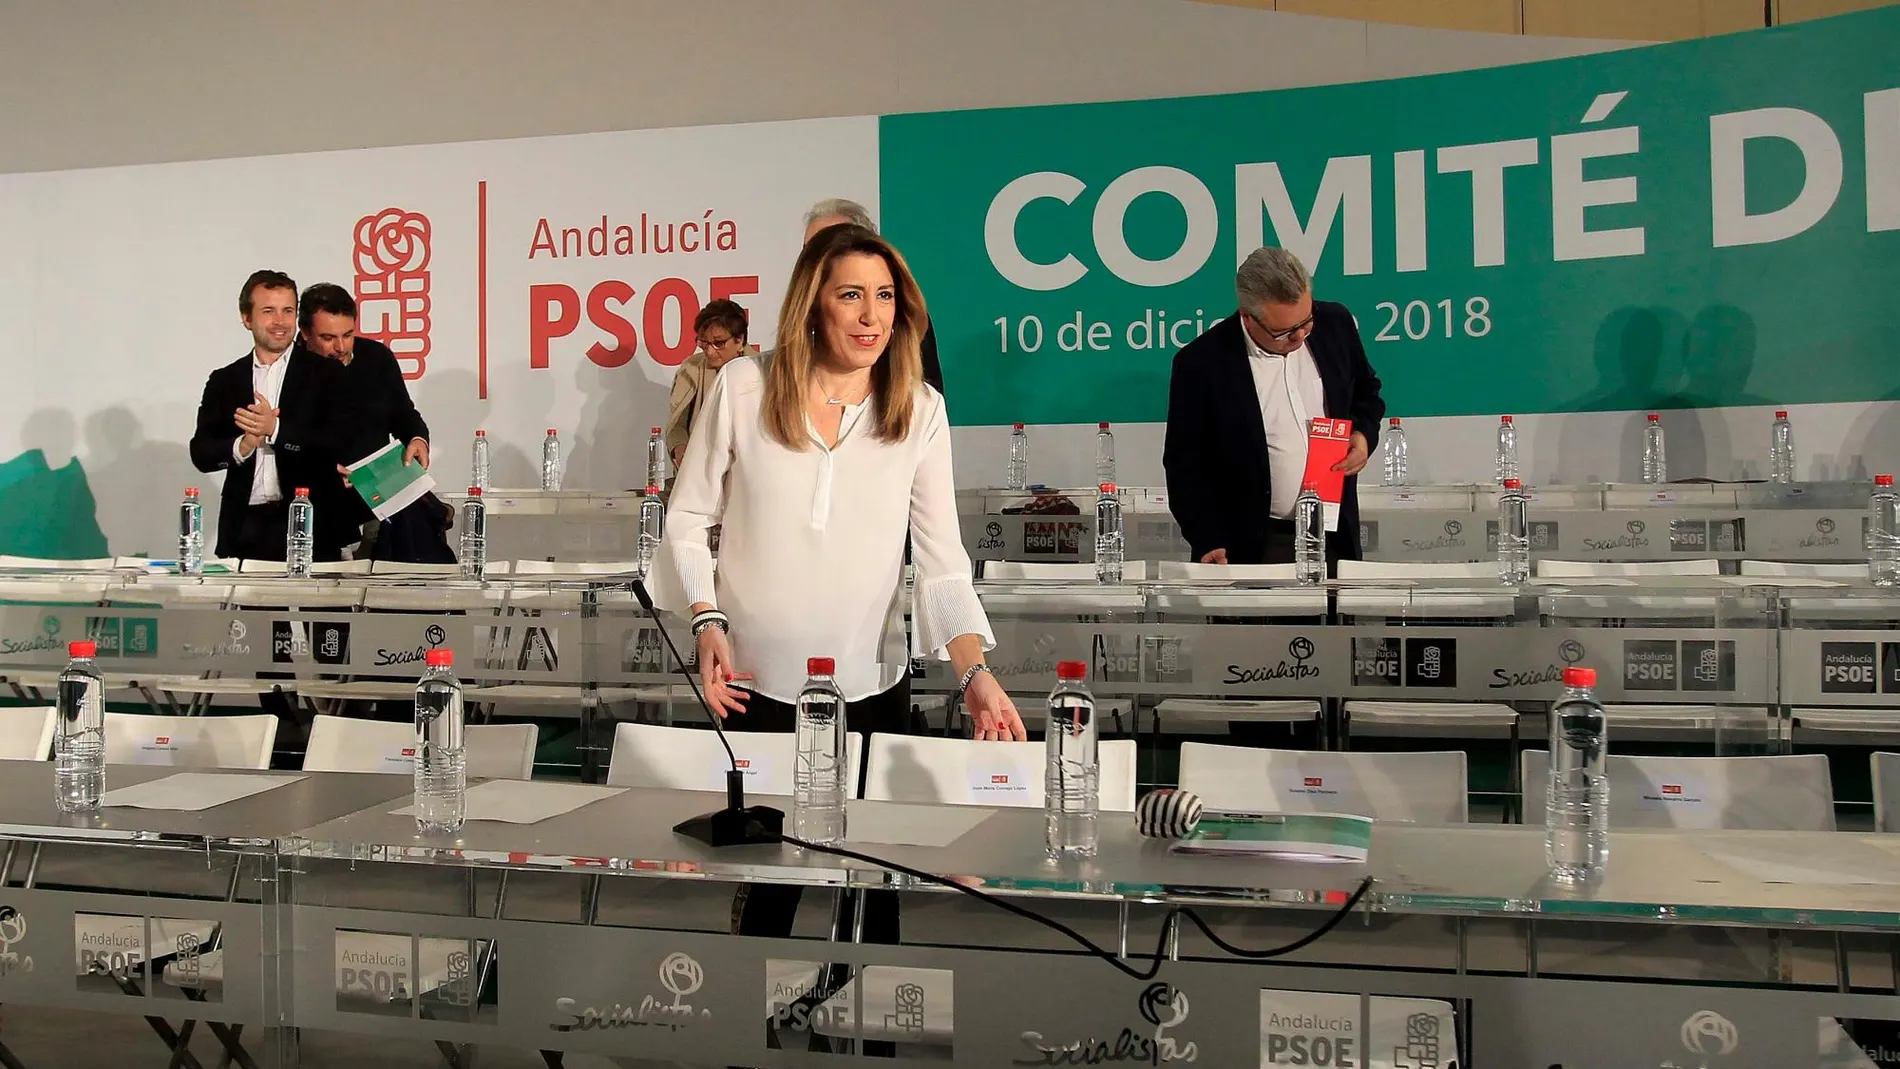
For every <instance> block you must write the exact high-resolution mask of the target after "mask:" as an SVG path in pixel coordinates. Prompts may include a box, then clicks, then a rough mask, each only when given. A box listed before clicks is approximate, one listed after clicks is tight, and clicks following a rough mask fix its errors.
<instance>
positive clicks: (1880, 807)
mask: <svg viewBox="0 0 1900 1069" xmlns="http://www.w3.org/2000/svg"><path fill="white" fill-rule="evenodd" d="M1873 766H1874V830H1875V831H1900V753H1877V754H1875V755H1874V756H1873Z"/></svg>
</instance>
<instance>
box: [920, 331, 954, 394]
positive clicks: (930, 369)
mask: <svg viewBox="0 0 1900 1069" xmlns="http://www.w3.org/2000/svg"><path fill="white" fill-rule="evenodd" d="M922 349H923V357H924V381H925V382H928V383H929V384H930V385H932V386H934V387H936V388H937V392H938V393H943V364H942V363H940V362H939V361H938V360H937V324H935V323H928V322H927V323H925V324H924V340H923V345H922ZM945 396H946V397H948V395H947V394H946V395H945Z"/></svg>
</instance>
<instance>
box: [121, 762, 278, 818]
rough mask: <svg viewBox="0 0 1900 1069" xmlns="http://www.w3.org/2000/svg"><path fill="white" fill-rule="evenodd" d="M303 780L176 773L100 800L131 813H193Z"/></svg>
mask: <svg viewBox="0 0 1900 1069" xmlns="http://www.w3.org/2000/svg"><path fill="white" fill-rule="evenodd" d="M302 778H303V777H302V776H296V775H285V776H258V775H244V774H241V773H236V772H179V773H176V774H174V775H170V776H165V777H162V778H160V779H154V780H147V781H145V782H144V783H135V784H133V785H132V786H130V787H117V788H114V789H112V790H109V791H107V792H106V793H105V795H104V797H102V798H101V799H100V800H99V804H100V805H103V806H123V807H126V808H130V809H175V810H180V811H183V812H187V813H195V812H197V811H199V810H203V809H215V808H217V807H218V806H221V805H223V804H224V803H226V802H235V801H237V800H238V799H239V798H249V797H250V796H251V795H253V794H263V793H264V792H265V791H274V790H276V789H277V788H279V787H282V786H284V785H285V784H288V783H295V782H297V781H298V780H300V779H302Z"/></svg>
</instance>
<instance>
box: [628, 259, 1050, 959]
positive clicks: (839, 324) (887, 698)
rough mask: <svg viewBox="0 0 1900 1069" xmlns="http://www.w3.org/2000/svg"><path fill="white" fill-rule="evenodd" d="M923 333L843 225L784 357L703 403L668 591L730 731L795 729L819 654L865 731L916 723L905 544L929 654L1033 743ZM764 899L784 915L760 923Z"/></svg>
mask: <svg viewBox="0 0 1900 1069" xmlns="http://www.w3.org/2000/svg"><path fill="white" fill-rule="evenodd" d="M925 322H926V319H925V316H924V307H923V298H922V296H921V295H920V294H919V292H918V289H917V283H916V281H915V280H914V279H913V278H912V277H911V274H910V270H909V268H908V267H906V266H905V264H904V260H903V257H901V256H900V255H898V253H897V250H896V249H894V248H892V247H891V246H890V244H889V243H887V242H885V241H884V240H883V239H882V238H880V237H878V236H877V234H875V233H873V232H872V231H870V230H868V229H866V228H864V227H861V226H855V225H850V224H842V225H837V226H832V227H828V228H826V229H824V230H823V231H821V232H819V233H818V234H816V235H814V236H813V238H812V239H811V240H810V241H809V242H807V243H806V245H805V248H804V251H803V252H801V253H800V254H799V257H798V263H797V265H796V266H795V267H794V268H793V271H792V280H791V284H790V285H789V286H788V287H787V289H786V294H785V303H784V305H783V307H782V308H781V309H780V311H779V327H778V340H777V344H776V346H775V347H774V349H773V351H772V352H771V353H769V354H763V355H757V356H743V357H740V358H739V359H736V360H734V361H732V362H731V363H730V364H727V365H726V367H725V369H724V370H723V371H721V372H720V374H719V377H718V378H717V379H715V380H714V382H713V385H712V389H711V390H710V391H709V393H708V395H707V396H706V398H705V400H704V402H703V404H702V411H701V412H700V414H699V416H698V418H697V422H696V423H695V425H694V429H693V435H692V438H691V439H690V441H689V442H688V445H687V448H686V456H685V459H684V460H683V461H682V462H681V464H680V469H679V474H678V477H677V478H676V479H675V481H674V484H673V498H672V501H671V505H670V508H669V509H668V515H667V524H666V541H665V544H664V546H663V548H662V551H661V559H660V560H659V561H657V562H656V563H655V567H654V579H655V583H656V590H655V595H656V598H657V599H658V601H659V602H660V604H661V605H662V606H664V607H666V608H669V609H685V608H690V610H691V612H692V614H693V626H692V630H693V635H694V638H695V641H696V642H697V644H698V652H699V671H700V676H701V679H702V680H703V682H704V684H705V693H706V698H707V700H708V701H709V702H710V703H711V704H712V706H713V708H714V710H715V711H716V712H717V713H718V714H719V715H720V716H721V717H724V718H725V720H726V726H727V728H728V729H729V730H748V731H790V730H792V722H793V718H792V702H793V701H794V700H795V699H796V698H797V696H798V690H799V687H800V686H801V685H802V684H803V683H804V681H805V661H806V659H807V658H810V657H831V658H834V659H835V660H836V661H837V680H838V686H839V688H840V689H842V690H843V692H844V696H845V698H846V699H847V700H848V701H849V702H850V705H849V707H848V710H847V714H846V720H847V725H848V727H849V729H850V730H852V731H857V732H866V733H868V732H874V731H885V732H904V731H907V730H908V729H909V727H910V723H911V717H910V685H909V681H908V678H907V672H908V666H909V659H910V656H909V651H908V649H907V647H906V642H905V630H904V619H903V605H902V599H901V594H902V583H903V565H904V543H905V537H906V536H907V535H908V536H909V537H910V538H911V540H912V543H913V547H914V549H913V560H914V563H915V564H916V597H915V607H914V609H913V613H912V615H913V619H914V620H915V625H916V629H917V637H918V640H919V642H918V645H919V647H920V648H921V649H923V650H925V651H927V652H929V653H930V654H931V655H933V656H936V657H938V658H947V659H948V660H949V661H950V663H951V665H952V667H953V668H954V669H955V671H956V675H957V680H958V686H959V688H960V689H961V691H962V694H963V702H964V705H965V707H966V708H967V709H968V710H969V713H970V715H971V718H972V721H973V723H974V725H975V728H976V736H977V737H978V738H980V739H999V740H1000V739H1017V740H1020V739H1022V738H1023V737H1024V735H1023V726H1022V720H1021V718H1020V717H1019V716H1018V715H1017V712H1016V708H1015V706H1014V705H1013V704H1012V703H1011V702H1010V700H1009V697H1008V695H1006V694H1004V693H1003V688H1002V687H1001V685H999V684H998V683H997V682H996V680H995V678H994V677H993V676H991V675H990V673H989V669H988V667H987V666H986V665H985V664H984V659H983V655H984V652H985V651H986V650H988V649H989V648H990V647H992V646H994V645H995V639H994V637H993V635H992V633H991V631H990V625H989V620H988V619H987V617H986V616H985V615H984V612H983V606H982V604H981V603H980V602H979V601H978V600H977V596H976V590H975V587H974V586H972V584H971V581H970V559H969V556H968V554H966V553H965V552H964V549H963V540H962V536H961V534H960V532H959V531H958V528H957V509H956V500H955V490H954V487H955V484H954V481H953V479H952V477H951V468H950V426H949V421H948V420H947V419H946V418H945V415H944V407H943V397H942V395H940V394H939V393H938V392H937V391H936V390H934V389H932V388H931V387H929V386H928V385H926V384H925V383H924V381H923V371H922V363H921V358H920V356H919V346H920V344H921V341H922V334H923V324H924V323H925ZM714 524H719V525H721V537H720V546H719V569H718V573H717V577H715V575H714V571H713V559H712V553H711V551H710V549H709V547H708V545H707V541H706V532H707V529H708V528H710V527H711V526H712V525H714ZM762 897H764V898H770V899H772V900H773V901H774V903H775V905H774V907H773V908H772V909H771V912H772V913H774V914H782V915H779V916H774V917H773V918H772V919H770V920H767V919H766V918H764V917H757V918H756V923H755V922H754V919H753V914H754V910H753V909H752V908H751V907H752V906H760V907H763V906H764V902H762V901H759V900H760V899H761V898H762ZM781 897H787V898H789V900H790V901H789V904H790V907H791V908H790V909H784V904H783V903H777V900H778V899H779V898H781ZM752 899H753V900H754V901H752V902H750V903H748V904H747V909H746V911H745V912H746V914H747V916H746V917H745V918H742V922H741V923H742V925H743V926H744V927H745V928H746V930H747V931H749V932H756V934H760V935H768V934H773V932H774V931H775V930H777V929H780V928H783V929H784V930H785V931H789V929H790V924H791V913H792V911H794V910H795V909H796V906H797V898H796V893H795V890H793V891H792V893H791V894H789V895H786V894H783V893H782V892H781V893H774V894H770V895H767V894H766V893H765V889H763V888H761V889H760V890H758V891H755V892H754V893H753V895H752ZM890 919H891V921H892V925H891V927H892V929H893V931H891V932H889V933H887V934H888V935H890V936H892V937H894V935H895V932H894V928H895V923H894V922H895V911H894V910H892V915H891V918H890ZM780 934H782V933H780Z"/></svg>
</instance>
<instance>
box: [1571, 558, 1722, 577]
mask: <svg viewBox="0 0 1900 1069" xmlns="http://www.w3.org/2000/svg"><path fill="white" fill-rule="evenodd" d="M1721 574H1722V562H1721V561H1719V560H1716V559H1714V558H1712V557H1710V558H1700V559H1696V560H1650V561H1634V562H1629V563H1613V562H1605V561H1590V560H1540V561H1538V562H1537V575H1538V577H1539V578H1541V579H1594V578H1599V577H1602V576H1611V577H1616V576H1629V577H1631V578H1641V577H1642V576H1646V575H1649V576H1656V575H1721Z"/></svg>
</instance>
